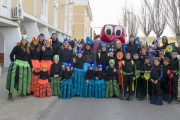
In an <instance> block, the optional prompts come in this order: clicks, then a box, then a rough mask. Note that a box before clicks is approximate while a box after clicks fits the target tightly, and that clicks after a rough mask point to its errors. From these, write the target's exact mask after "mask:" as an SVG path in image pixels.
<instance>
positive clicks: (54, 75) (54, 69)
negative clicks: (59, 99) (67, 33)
mask: <svg viewBox="0 0 180 120" xmlns="http://www.w3.org/2000/svg"><path fill="white" fill-rule="evenodd" d="M53 61H54V62H53V64H52V65H51V75H50V80H51V91H52V95H53V96H57V95H58V96H60V81H61V72H62V66H61V63H59V55H54V57H53Z"/></svg>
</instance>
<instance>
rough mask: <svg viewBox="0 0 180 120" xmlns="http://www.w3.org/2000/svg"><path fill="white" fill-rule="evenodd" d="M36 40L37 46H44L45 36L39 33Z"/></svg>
mask: <svg viewBox="0 0 180 120" xmlns="http://www.w3.org/2000/svg"><path fill="white" fill-rule="evenodd" d="M38 39H39V44H40V46H41V48H42V47H43V46H44V44H45V36H44V34H43V33H41V34H40V35H39V36H38Z"/></svg>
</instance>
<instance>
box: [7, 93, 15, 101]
mask: <svg viewBox="0 0 180 120" xmlns="http://www.w3.org/2000/svg"><path fill="white" fill-rule="evenodd" d="M8 101H10V102H13V101H14V99H13V96H12V94H8Z"/></svg>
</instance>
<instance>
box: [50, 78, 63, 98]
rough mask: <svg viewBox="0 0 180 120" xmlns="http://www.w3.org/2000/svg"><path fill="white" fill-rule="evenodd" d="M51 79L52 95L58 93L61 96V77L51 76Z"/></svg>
mask: <svg viewBox="0 0 180 120" xmlns="http://www.w3.org/2000/svg"><path fill="white" fill-rule="evenodd" d="M50 79H51V92H52V95H58V96H60V94H61V92H60V81H61V77H50Z"/></svg>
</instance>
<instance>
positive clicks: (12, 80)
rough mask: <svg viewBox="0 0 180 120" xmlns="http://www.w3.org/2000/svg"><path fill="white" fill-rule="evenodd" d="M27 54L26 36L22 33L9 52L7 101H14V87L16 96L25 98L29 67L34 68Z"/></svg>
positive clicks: (28, 87)
mask: <svg viewBox="0 0 180 120" xmlns="http://www.w3.org/2000/svg"><path fill="white" fill-rule="evenodd" d="M29 54H30V52H29V48H28V36H27V35H23V36H22V38H21V42H18V43H17V45H16V46H15V47H14V48H13V50H12V52H11V54H10V59H11V64H10V66H9V68H8V75H7V82H6V89H7V90H9V94H8V100H9V101H14V99H13V96H12V93H13V92H14V88H15V89H16V90H17V91H18V96H20V97H24V98H26V94H27V93H29V90H30V85H31V68H32V70H34V68H33V65H32V62H31V57H30V55H29ZM14 56H15V59H14ZM30 67H31V68H30Z"/></svg>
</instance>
